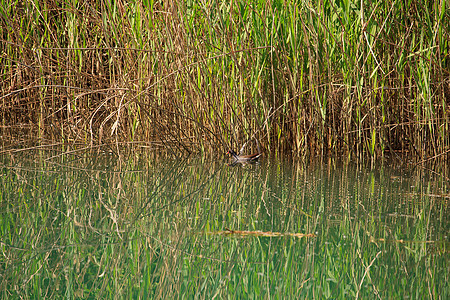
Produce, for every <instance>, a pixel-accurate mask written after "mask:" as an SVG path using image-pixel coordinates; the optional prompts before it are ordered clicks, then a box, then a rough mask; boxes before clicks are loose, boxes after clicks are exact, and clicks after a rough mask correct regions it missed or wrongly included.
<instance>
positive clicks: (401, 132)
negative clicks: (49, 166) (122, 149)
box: [0, 0, 450, 158]
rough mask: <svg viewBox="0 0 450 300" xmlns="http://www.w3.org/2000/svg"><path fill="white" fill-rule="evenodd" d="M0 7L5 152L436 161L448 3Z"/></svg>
mask: <svg viewBox="0 0 450 300" xmlns="http://www.w3.org/2000/svg"><path fill="white" fill-rule="evenodd" d="M1 2H2V5H1V6H0V12H1V18H0V22H1V34H0V35H1V39H2V42H1V43H0V50H1V55H0V66H1V68H0V76H1V80H0V86H1V95H0V99H1V102H0V117H1V130H2V136H3V137H4V138H5V137H9V138H12V140H14V139H15V138H17V136H20V137H23V136H26V137H33V138H36V137H37V138H38V141H39V142H40V143H53V142H63V143H83V144H87V145H101V144H104V143H111V142H112V143H114V142H115V143H118V142H126V143H128V142H139V143H144V144H146V143H157V144H159V145H162V146H163V147H165V148H167V149H170V151H173V152H174V153H200V152H201V153H205V152H206V153H212V152H213V151H221V152H222V151H226V148H228V147H230V146H231V147H234V148H237V147H238V146H239V145H242V144H243V143H245V142H246V141H248V140H254V139H257V140H258V141H259V142H260V144H261V146H262V148H263V149H265V150H264V151H265V152H267V153H276V154H277V155H278V154H284V153H288V154H290V155H299V156H304V155H322V156H326V155H331V154H333V155H334V154H350V155H357V156H370V157H372V158H375V157H379V156H383V155H385V154H386V153H388V152H389V153H393V152H395V153H397V152H401V153H409V154H411V155H413V156H416V157H419V158H428V157H442V156H447V157H448V153H449V151H450V134H449V125H450V112H449V110H450V74H449V70H450V58H449V40H450V32H449V28H450V10H449V9H448V8H449V2H448V1H435V2H432V1H424V0H412V1H384V2H378V3H373V2H371V1H337V2H334V1H320V2H317V3H312V2H308V1H303V2H300V1H299V2H286V1H267V0H260V1H231V2H230V3H229V2H221V1H113V2H109V1H76V0H75V1H58V2H55V1H44V0H34V1H1ZM253 144H255V143H252V146H251V147H255V145H253Z"/></svg>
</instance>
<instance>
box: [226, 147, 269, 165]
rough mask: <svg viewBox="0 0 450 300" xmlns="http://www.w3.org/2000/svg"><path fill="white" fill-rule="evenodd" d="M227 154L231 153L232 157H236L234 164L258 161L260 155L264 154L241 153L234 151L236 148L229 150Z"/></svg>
mask: <svg viewBox="0 0 450 300" xmlns="http://www.w3.org/2000/svg"><path fill="white" fill-rule="evenodd" d="M227 154H229V155H230V156H231V157H233V158H234V162H233V164H236V163H246V162H248V163H250V162H256V161H257V160H258V159H259V157H260V156H261V155H262V153H254V154H251V155H240V154H237V153H236V152H234V150H232V149H230V150H228V152H227Z"/></svg>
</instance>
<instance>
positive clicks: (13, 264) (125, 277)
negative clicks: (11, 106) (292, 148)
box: [0, 149, 449, 299]
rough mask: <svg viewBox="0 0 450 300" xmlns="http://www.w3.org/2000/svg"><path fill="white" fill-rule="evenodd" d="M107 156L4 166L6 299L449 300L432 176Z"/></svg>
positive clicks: (0, 214)
mask: <svg viewBox="0 0 450 300" xmlns="http://www.w3.org/2000/svg"><path fill="white" fill-rule="evenodd" d="M115 150H119V152H118V153H120V155H119V156H116V155H111V154H110V153H109V152H106V151H105V152H100V154H93V153H92V152H77V151H75V150H73V151H66V153H67V154H61V151H58V150H57V149H53V151H54V152H51V153H48V152H47V150H41V151H40V152H37V153H34V152H26V153H23V152H22V153H20V152H16V154H15V157H14V161H12V159H11V158H10V157H8V156H4V157H2V158H3V160H2V165H1V166H2V176H0V196H1V201H0V203H1V206H0V232H1V235H0V243H1V244H0V246H1V247H2V248H1V249H2V253H3V255H2V256H0V257H1V258H0V268H2V273H1V274H2V277H1V278H0V284H1V285H2V286H3V287H4V289H3V290H1V291H0V293H2V296H3V297H2V298H5V297H6V296H8V297H9V298H18V297H20V296H24V295H26V296H29V297H30V298H31V296H33V295H36V294H39V295H45V296H46V298H61V297H65V296H67V295H68V294H73V295H76V296H77V297H79V298H89V297H91V298H96V299H104V298H114V297H118V298H120V297H128V296H130V295H132V296H133V297H134V298H139V297H141V298H169V299H174V298H208V299H211V298H213V297H214V296H216V298H226V297H232V298H241V297H242V298H245V296H246V295H250V294H251V293H254V294H252V295H254V296H255V298H258V297H260V298H268V297H269V296H268V295H269V293H270V297H273V298H285V297H288V298H291V299H302V298H303V299H304V298H314V296H317V295H321V294H323V297H324V298H330V297H332V295H341V294H349V295H350V294H351V295H359V297H361V298H371V297H373V295H374V293H375V291H376V293H377V294H378V295H379V296H380V298H389V297H390V296H391V295H393V294H395V293H398V294H399V295H402V296H404V295H412V296H413V295H418V296H419V297H418V298H423V297H421V296H424V297H425V296H426V295H429V293H435V294H439V295H441V294H442V293H443V292H445V288H446V282H448V279H449V278H448V270H447V268H446V264H445V261H446V259H447V256H446V254H447V252H446V249H447V248H448V247H446V246H447V245H448V239H447V238H446V236H447V231H446V230H445V229H446V228H447V227H448V220H445V219H442V216H447V215H448V213H449V212H448V206H446V205H444V203H442V202H440V201H436V199H435V198H436V197H431V196H430V195H434V194H437V191H439V190H442V189H443V188H445V186H446V183H445V182H443V181H442V177H435V178H432V177H430V176H429V173H427V172H428V171H427V170H426V169H418V168H413V169H412V170H404V171H405V172H408V176H405V177H403V178H402V181H392V180H391V176H392V174H391V173H392V172H394V171H397V170H392V169H390V168H388V167H385V166H383V165H382V164H380V165H378V166H375V167H373V168H371V167H369V166H367V167H366V166H363V165H352V164H345V163H338V162H334V161H330V162H328V163H327V164H321V163H316V164H306V163H304V162H301V163H298V162H293V161H288V162H285V163H281V162H280V161H272V160H268V159H264V160H263V161H262V162H261V163H260V164H258V165H245V166H239V167H233V168H230V167H228V166H227V164H226V161H222V160H220V161H219V160H214V159H204V158H200V159H195V158H191V159H187V160H180V159H173V158H172V159H158V155H162V153H158V154H156V153H155V152H154V151H149V152H137V151H133V152H131V153H127V152H125V151H124V152H121V151H120V150H121V149H115ZM24 154H25V155H24ZM15 162H20V165H17V164H16V163H15ZM441 168H442V169H441V170H440V171H441V173H442V174H448V165H444V166H441ZM438 169H439V168H435V170H438ZM424 178H426V179H424ZM412 185H414V190H415V191H416V193H415V194H414V195H409V194H407V193H406V192H405V189H406V190H407V191H408V189H409V188H410V187H411V186H412ZM405 196H406V197H408V199H404V197H405ZM412 197H415V198H417V201H411V200H410V198H412ZM392 213H397V215H395V216H391V214H392ZM227 228H228V230H227ZM230 228H231V229H230ZM219 232H221V233H223V234H208V233H219ZM304 233H305V234H309V237H305V236H301V237H302V238H299V237H300V235H297V234H301V235H302V234H304ZM224 234H226V235H225V236H224ZM292 234H293V235H292ZM312 235H314V236H315V237H312ZM243 236H245V238H242V237H243ZM391 274H395V277H394V278H393V279H392V280H389V281H387V280H386V278H387V277H388V276H391ZM369 276H370V280H369ZM413 279H414V280H413ZM404 282H409V284H408V285H404ZM312 283H314V284H312ZM368 286H370V288H368ZM430 286H431V287H430ZM50 287H51V288H50ZM430 289H431V292H430ZM256 291H259V292H258V293H257V292H256ZM412 296H411V297H412ZM249 297H250V296H249Z"/></svg>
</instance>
